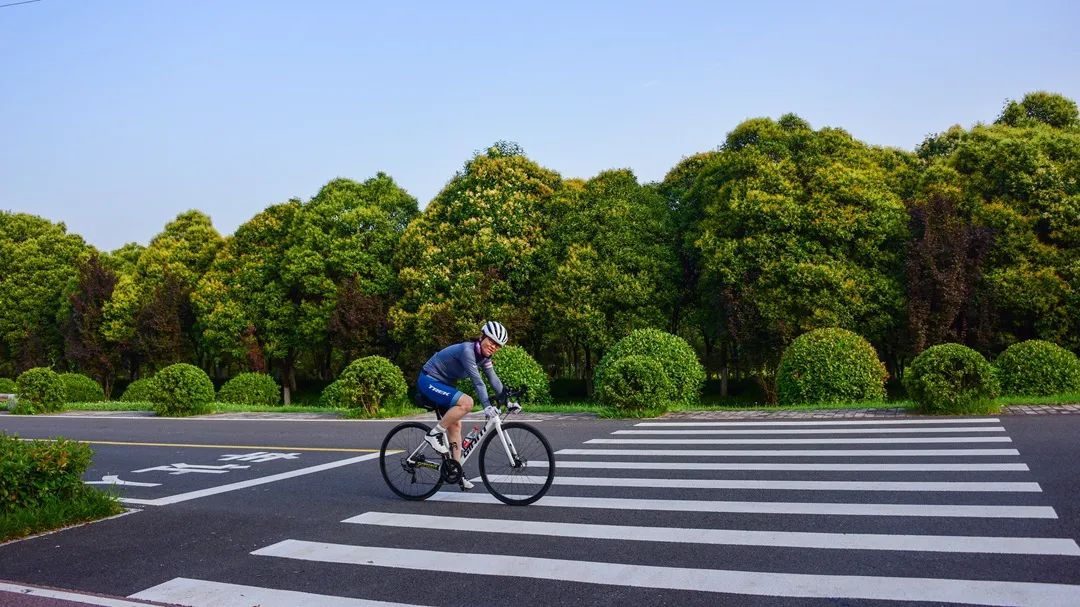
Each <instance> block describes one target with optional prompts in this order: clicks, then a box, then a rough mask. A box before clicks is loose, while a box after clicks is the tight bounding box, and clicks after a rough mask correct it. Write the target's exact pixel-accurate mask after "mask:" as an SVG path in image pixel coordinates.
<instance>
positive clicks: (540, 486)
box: [480, 423, 555, 505]
mask: <svg viewBox="0 0 1080 607" xmlns="http://www.w3.org/2000/svg"><path fill="white" fill-rule="evenodd" d="M503 435H504V437H505V439H506V441H507V447H511V449H510V451H511V454H516V457H514V458H513V459H511V458H510V457H508V456H507V449H506V448H505V447H504V446H503V441H502V439H501V438H500V436H499V435H498V434H497V433H494V432H493V433H492V435H491V436H490V437H489V438H488V439H487V440H486V441H485V442H484V444H483V445H482V446H481V448H480V474H481V477H482V478H483V480H484V483H485V484H486V485H487V487H488V490H490V491H491V493H492V495H494V496H495V497H496V498H498V499H499V500H501V501H503V502H505V503H507V504H513V505H524V504H531V503H532V502H534V501H536V500H538V499H540V497H541V496H543V495H544V493H546V492H547V490H548V488H549V487H550V486H551V481H552V479H553V478H554V476H555V458H554V454H553V453H552V451H551V446H550V445H549V444H548V442H547V439H545V438H544V436H543V434H541V433H540V432H539V431H538V430H536V429H535V428H533V427H532V426H529V425H527V424H521V423H507V424H504V425H503Z"/></svg>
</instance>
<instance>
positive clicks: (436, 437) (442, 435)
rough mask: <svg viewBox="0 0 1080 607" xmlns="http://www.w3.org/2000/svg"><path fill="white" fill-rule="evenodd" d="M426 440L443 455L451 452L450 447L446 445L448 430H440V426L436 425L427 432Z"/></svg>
mask: <svg viewBox="0 0 1080 607" xmlns="http://www.w3.org/2000/svg"><path fill="white" fill-rule="evenodd" d="M424 440H426V441H427V444H429V445H431V448H432V449H434V450H435V451H437V452H439V453H441V454H443V455H446V454H447V453H450V447H447V446H446V430H443V431H441V432H440V431H439V427H438V426H436V427H434V428H432V429H431V431H430V432H428V433H427V436H425V437H424Z"/></svg>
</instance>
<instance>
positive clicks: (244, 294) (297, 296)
mask: <svg viewBox="0 0 1080 607" xmlns="http://www.w3.org/2000/svg"><path fill="white" fill-rule="evenodd" d="M417 212H418V211H417V206H416V200H415V199H414V198H412V197H411V196H409V195H408V194H407V193H405V192H404V190H401V189H400V188H399V187H398V186H397V185H396V184H395V183H394V182H393V180H392V179H390V178H389V177H388V176H386V175H384V174H382V173H380V174H378V175H377V176H376V177H374V178H372V179H369V180H368V181H365V182H363V183H357V182H354V181H350V180H347V179H336V180H334V181H331V182H330V183H328V184H327V185H326V186H324V187H323V189H322V190H320V192H319V193H318V194H317V195H316V196H315V197H314V198H312V200H311V201H310V202H308V203H307V204H304V203H301V201H299V200H295V199H294V200H291V201H289V202H287V203H283V204H278V205H273V206H271V207H268V208H267V209H266V210H265V211H263V212H262V213H259V214H258V215H256V216H255V217H253V218H252V219H251V220H249V221H248V222H246V223H245V224H244V225H242V226H240V227H239V228H238V229H237V231H236V234H234V235H233V236H232V237H230V238H229V239H228V240H227V242H226V245H225V247H224V249H223V250H222V252H221V254H220V255H219V256H218V259H217V260H216V261H215V262H214V264H213V267H212V268H211V269H210V271H209V272H207V274H206V276H205V277H204V278H203V280H202V282H201V283H200V284H199V286H198V288H197V290H196V292H195V294H194V296H193V300H194V302H195V304H196V309H197V311H198V316H199V318H200V319H201V322H203V323H204V325H205V327H206V328H205V331H204V333H203V337H204V339H205V340H206V343H207V344H208V347H210V348H211V349H212V350H213V351H214V352H216V353H218V355H219V356H221V357H223V358H224V359H225V360H227V361H245V360H246V361H248V362H249V363H252V364H250V366H251V367H252V369H253V370H258V366H257V365H255V364H254V363H253V362H252V361H255V360H261V359H265V360H267V361H269V364H270V367H271V368H272V369H277V370H280V373H281V377H282V384H283V385H284V387H285V388H286V389H287V392H286V403H288V402H289V394H290V392H292V391H295V390H296V370H297V364H298V361H299V360H300V359H301V357H302V356H304V355H307V356H308V357H309V358H310V359H311V360H313V361H318V362H317V363H316V365H317V366H318V367H319V368H320V369H321V370H322V371H323V372H324V374H325V373H326V371H327V370H328V367H329V365H330V361H331V353H330V350H331V347H332V346H333V345H334V344H340V343H341V340H345V339H346V338H345V336H342V335H340V334H337V335H335V334H334V333H332V331H335V330H347V329H348V328H349V327H342V326H341V325H332V324H331V319H332V317H333V315H334V312H335V310H337V309H338V308H339V306H338V295H339V290H340V289H342V285H350V284H351V285H352V286H351V287H349V288H355V289H356V291H357V292H358V293H360V294H363V295H365V296H368V297H371V298H374V299H376V300H377V301H378V302H379V303H380V305H383V306H388V303H386V302H388V301H389V298H391V297H392V296H393V294H394V293H395V291H396V282H395V276H394V271H393V269H392V265H391V262H392V259H393V251H394V249H395V247H396V243H397V241H398V239H399V238H400V236H401V232H402V231H403V230H404V227H405V225H407V224H408V221H409V219H410V218H411V217H413V216H414V215H416V214H417ZM350 301H351V300H350ZM346 307H348V306H346ZM346 362H347V361H346Z"/></svg>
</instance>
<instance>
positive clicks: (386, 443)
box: [379, 422, 442, 501]
mask: <svg viewBox="0 0 1080 607" xmlns="http://www.w3.org/2000/svg"><path fill="white" fill-rule="evenodd" d="M430 429H431V428H430V427H429V426H427V425H425V424H421V423H420V422H405V423H403V424H398V425H397V426H394V428H393V429H392V430H390V432H389V433H387V435H386V438H384V439H383V443H382V448H381V449H379V469H380V470H381V471H382V476H383V480H385V481H386V484H387V485H388V486H389V487H390V490H391V491H393V492H394V493H396V494H398V495H400V496H401V497H403V498H405V499H407V500H418V501H419V500H426V499H427V498H429V497H431V496H432V495H434V494H435V492H436V491H438V490H439V487H441V486H442V472H441V471H440V470H439V466H440V465H441V464H442V457H441V456H440V455H439V454H438V453H436V452H435V450H434V449H432V448H431V447H430V446H429V445H427V443H425V442H424V435H426V434H427V433H428V430H430ZM418 447H421V448H420V449H419V450H418V449H417V448H418ZM414 451H415V452H416V453H415V455H414V454H413V452H414ZM410 455H413V457H412V458H411V459H410V458H409V456H410Z"/></svg>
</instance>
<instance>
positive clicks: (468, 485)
mask: <svg viewBox="0 0 1080 607" xmlns="http://www.w3.org/2000/svg"><path fill="white" fill-rule="evenodd" d="M459 484H460V485H461V490H462V491H468V490H469V489H472V488H473V487H475V486H476V485H474V484H472V483H470V482H469V479H467V478H465V477H462V478H461V483H459Z"/></svg>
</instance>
